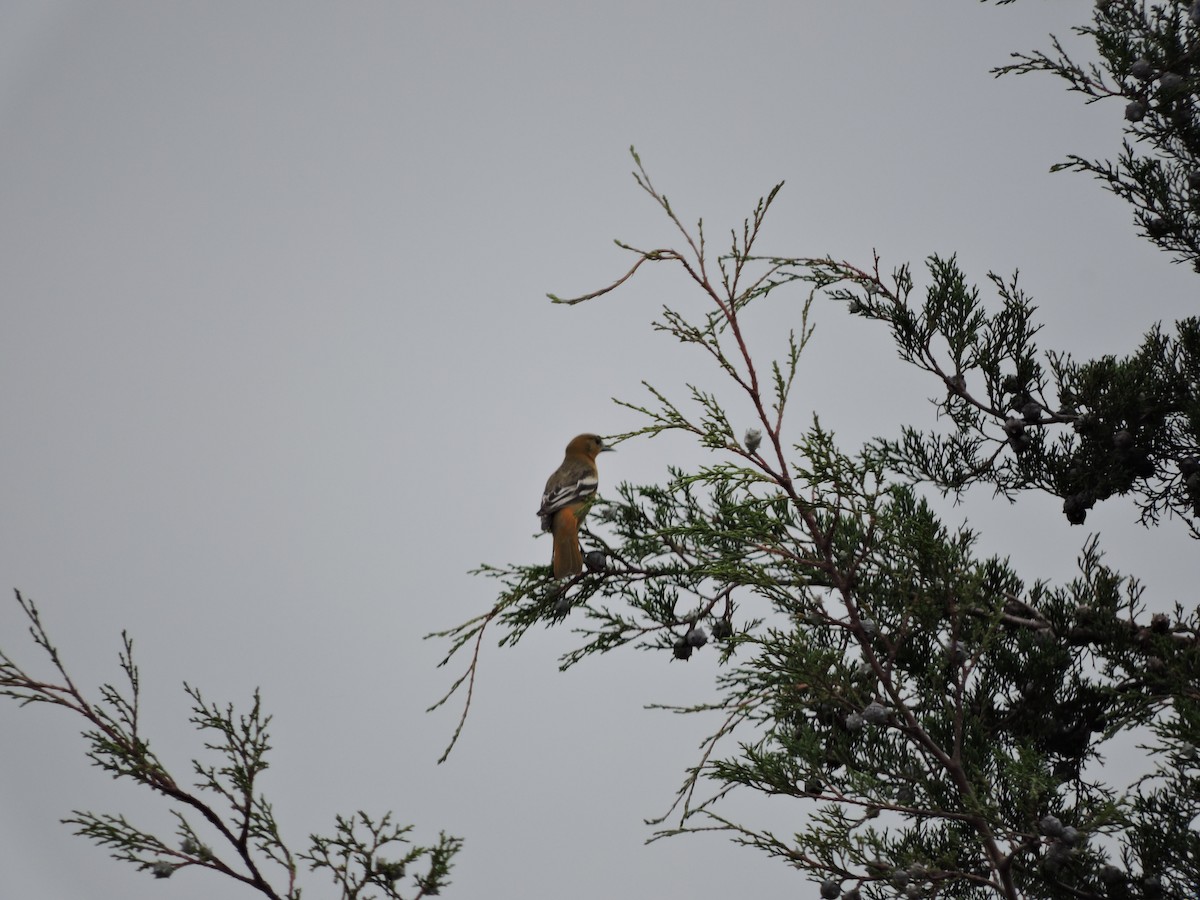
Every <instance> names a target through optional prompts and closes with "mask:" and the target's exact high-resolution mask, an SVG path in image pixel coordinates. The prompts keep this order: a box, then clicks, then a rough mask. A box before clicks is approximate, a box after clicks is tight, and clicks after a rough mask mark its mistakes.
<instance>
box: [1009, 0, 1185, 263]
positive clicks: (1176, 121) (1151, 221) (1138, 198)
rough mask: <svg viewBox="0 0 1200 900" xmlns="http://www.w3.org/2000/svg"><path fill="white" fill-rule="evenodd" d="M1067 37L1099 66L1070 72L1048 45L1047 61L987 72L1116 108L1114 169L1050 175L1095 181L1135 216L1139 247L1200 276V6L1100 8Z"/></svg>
mask: <svg viewBox="0 0 1200 900" xmlns="http://www.w3.org/2000/svg"><path fill="white" fill-rule="evenodd" d="M1074 30H1075V32H1076V33H1077V34H1078V35H1080V36H1081V37H1085V38H1087V39H1088V40H1089V41H1090V42H1091V43H1093V44H1094V46H1095V48H1096V52H1097V55H1098V57H1099V59H1098V61H1097V62H1094V63H1090V64H1088V65H1081V64H1079V63H1077V62H1076V61H1075V60H1073V59H1072V58H1071V56H1070V55H1069V54H1068V53H1067V51H1066V50H1065V49H1064V48H1063V45H1062V43H1061V42H1060V41H1059V40H1058V39H1057V38H1052V45H1053V47H1052V50H1051V52H1049V53H1047V52H1043V51H1035V52H1031V53H1014V54H1013V57H1014V59H1015V60H1016V62H1013V63H1011V64H1009V65H1007V66H1002V67H1000V68H997V69H996V70H994V71H995V72H996V74H997V75H1004V74H1009V73H1017V74H1024V73H1028V72H1049V73H1051V74H1053V75H1056V76H1057V77H1059V78H1061V79H1063V80H1064V81H1066V83H1067V85H1068V88H1069V90H1071V91H1075V92H1078V93H1080V94H1083V95H1084V96H1085V97H1086V98H1087V102H1089V103H1094V102H1096V101H1101V100H1104V101H1107V100H1118V101H1121V103H1122V104H1123V105H1122V106H1121V107H1120V111H1121V113H1122V115H1123V117H1124V121H1125V122H1126V124H1125V139H1124V140H1123V141H1122V144H1121V150H1120V153H1119V154H1118V156H1117V159H1116V160H1115V161H1112V160H1092V159H1086V158H1084V157H1081V156H1077V155H1074V154H1072V155H1070V156H1068V157H1067V161H1066V162H1063V163H1060V164H1059V165H1057V166H1055V167H1054V168H1055V170H1073V171H1079V172H1087V173H1090V174H1092V175H1093V176H1094V177H1096V178H1097V179H1099V180H1100V182H1101V183H1102V184H1103V185H1104V186H1105V187H1106V188H1107V189H1108V190H1110V191H1112V192H1113V193H1114V194H1116V195H1117V196H1118V197H1120V198H1122V199H1123V200H1125V201H1126V202H1127V203H1129V204H1130V205H1131V206H1132V207H1133V208H1134V210H1135V217H1136V220H1137V222H1138V224H1139V226H1140V227H1141V229H1142V232H1143V234H1144V235H1145V236H1146V238H1148V239H1149V240H1150V241H1151V242H1152V243H1154V244H1156V245H1157V246H1158V247H1160V248H1161V249H1163V250H1165V251H1167V252H1168V253H1170V254H1171V255H1172V256H1173V257H1174V258H1175V259H1176V260H1178V261H1181V262H1183V261H1186V262H1189V263H1191V264H1192V265H1193V266H1195V267H1197V271H1200V117H1198V110H1197V105H1196V96H1197V93H1198V92H1200V68H1198V63H1200V6H1197V5H1196V4H1195V3H1191V2H1181V0H1174V2H1162V3H1145V2H1138V0H1098V2H1097V3H1096V4H1095V12H1094V14H1093V19H1092V22H1091V23H1090V24H1087V25H1082V26H1080V27H1078V28H1076V29H1074Z"/></svg>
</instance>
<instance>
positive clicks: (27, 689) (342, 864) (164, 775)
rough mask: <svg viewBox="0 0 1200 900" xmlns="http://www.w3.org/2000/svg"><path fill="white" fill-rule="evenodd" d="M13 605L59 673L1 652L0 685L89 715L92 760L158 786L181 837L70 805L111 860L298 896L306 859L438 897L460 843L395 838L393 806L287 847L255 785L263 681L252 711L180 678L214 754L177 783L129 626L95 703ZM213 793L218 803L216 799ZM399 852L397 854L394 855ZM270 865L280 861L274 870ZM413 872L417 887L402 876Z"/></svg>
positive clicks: (398, 831)
mask: <svg viewBox="0 0 1200 900" xmlns="http://www.w3.org/2000/svg"><path fill="white" fill-rule="evenodd" d="M17 603H18V604H19V605H20V607H21V610H22V611H23V612H24V614H25V616H26V617H27V618H28V620H29V622H30V634H31V635H32V636H33V640H34V643H35V644H36V645H37V646H38V647H40V648H41V649H42V650H43V651H44V652H45V654H46V655H47V657H48V658H49V660H50V662H51V664H52V667H53V668H54V670H55V672H56V678H57V679H58V683H54V682H50V681H43V680H41V679H37V678H34V677H32V676H31V675H29V674H27V673H26V671H25V670H24V669H23V668H21V667H20V666H19V665H18V664H17V663H16V662H15V661H14V660H13V658H12V657H10V656H9V655H8V654H7V653H5V652H3V651H0V695H3V696H7V697H11V698H13V699H14V700H16V701H17V702H18V703H20V704H21V705H22V706H24V705H27V704H30V703H49V704H52V705H54V706H59V707H62V708H65V709H68V710H70V711H71V712H73V713H76V714H77V715H80V716H82V717H83V718H84V720H85V721H86V722H87V723H88V726H87V730H86V731H85V732H84V735H83V736H84V738H85V740H86V741H87V742H88V746H89V749H88V752H87V755H88V757H89V758H90V759H91V761H92V763H93V764H94V765H95V766H97V767H98V768H100V769H101V770H103V771H105V772H108V773H109V774H110V775H112V776H113V777H114V778H123V779H129V780H131V781H133V782H134V783H136V784H139V785H141V786H143V787H146V788H149V789H150V790H151V791H153V792H155V793H156V794H159V795H160V796H162V797H163V798H164V799H165V800H166V801H167V803H168V806H169V809H170V811H171V815H172V816H173V817H174V819H175V823H176V824H175V835H174V840H167V839H164V838H161V837H159V836H157V835H155V834H153V833H151V832H148V831H144V830H142V829H140V828H138V827H137V826H136V825H134V824H133V823H131V822H130V821H129V820H128V819H126V818H125V817H124V816H122V815H113V814H110V813H94V812H90V811H80V810H75V811H74V812H73V813H72V814H71V816H69V817H68V818H66V819H64V820H63V822H64V823H65V824H67V825H71V826H73V827H74V828H75V834H78V835H82V836H84V837H87V838H88V839H90V840H92V841H93V842H95V843H96V844H98V845H99V846H102V847H107V848H109V850H110V851H111V855H112V856H113V858H114V859H119V860H124V861H125V862H129V863H133V864H134V865H135V866H137V867H138V869H140V870H142V871H147V872H149V873H150V874H152V875H153V876H154V877H155V878H169V877H171V876H172V875H174V874H175V873H176V872H177V871H179V870H181V869H187V868H189V867H198V868H201V869H208V870H210V871H213V872H217V873H220V874H221V875H224V876H227V877H229V878H232V879H234V880H235V881H238V882H241V883H242V884H244V885H246V886H247V887H249V888H252V889H254V890H256V891H258V892H259V893H260V894H262V895H264V896H266V897H270V898H274V900H299V898H300V886H299V884H298V883H297V869H298V864H299V863H307V864H308V866H309V868H310V869H312V870H318V869H324V870H327V871H328V873H329V874H330V875H331V876H332V877H333V880H334V882H335V883H336V884H337V885H338V886H339V894H338V896H339V897H341V898H344V900H351V898H353V900H373V898H388V900H404V898H415V897H423V896H432V895H435V894H438V893H439V892H440V890H441V888H442V887H443V886H444V885H446V884H447V883H448V875H449V872H450V868H451V860H452V859H453V857H454V855H455V854H456V853H457V852H458V851H459V849H460V848H461V846H462V842H461V841H460V840H459V839H458V838H455V837H450V836H448V835H446V834H444V833H443V834H441V835H439V836H438V840H437V842H436V843H434V844H433V845H431V846H428V847H424V846H410V847H407V849H406V848H403V847H400V846H399V845H408V844H409V840H408V837H407V835H408V833H409V832H410V831H411V826H397V825H394V824H393V823H392V821H391V814H390V813H386V814H384V816H383V817H382V819H380V820H379V821H378V822H376V821H375V820H373V819H371V818H370V817H369V816H367V815H366V814H365V813H363V812H359V813H357V815H356V816H354V817H351V818H342V817H341V816H339V817H338V819H337V824H336V832H335V835H334V837H332V838H324V837H320V836H318V835H312V836H311V837H310V842H311V843H310V846H309V849H308V850H307V851H302V852H299V853H293V852H292V851H291V850H289V849H288V847H287V845H286V844H285V843H284V840H283V837H282V836H281V834H280V831H279V826H278V823H277V822H276V819H275V813H274V810H273V808H272V806H271V804H270V803H269V802H268V801H267V799H266V797H265V796H264V795H263V794H262V793H261V792H260V789H259V783H260V776H261V775H262V774H263V773H264V772H265V771H266V770H267V753H268V751H269V750H270V749H271V745H270V737H269V733H268V731H267V728H268V726H269V725H270V722H271V717H270V716H269V715H266V714H265V713H264V712H263V710H262V704H261V701H260V698H259V695H258V692H257V691H256V692H255V693H254V699H253V702H252V704H251V706H250V710H249V712H246V713H240V714H239V713H236V712H235V711H234V708H233V706H232V705H227V706H224V707H222V706H219V705H217V704H214V703H210V702H209V701H206V700H205V699H204V697H203V696H202V695H201V693H200V691H199V690H197V689H196V688H194V687H190V686H188V685H184V689H185V690H186V691H187V694H188V696H189V697H191V699H192V716H191V719H190V721H191V723H192V724H193V725H194V726H195V727H196V729H197V730H198V731H199V732H201V733H202V734H204V735H205V738H206V740H205V743H204V747H205V749H206V750H208V751H210V752H211V753H212V754H214V755H215V758H216V760H217V761H216V762H215V763H214V762H202V761H200V760H198V759H195V760H193V761H192V775H193V777H194V784H193V786H187V785H185V784H182V783H180V782H179V781H177V780H176V779H175V778H174V777H173V776H172V775H171V774H170V772H168V771H167V769H166V767H165V766H164V765H163V764H162V762H161V761H160V760H159V759H158V757H157V756H155V755H154V753H153V751H151V749H150V741H149V740H148V739H147V738H146V737H145V736H144V734H143V732H142V731H141V723H140V718H139V712H140V705H139V700H140V690H141V681H140V676H139V673H138V669H137V666H135V665H134V662H133V641H132V640H131V639H130V638H129V636H128V635H122V640H123V648H122V650H121V653H120V665H121V671H122V674H123V675H124V679H125V682H126V684H125V687H124V689H120V688H117V687H116V686H114V685H111V684H104V685H101V686H100V689H99V691H100V701H99V702H98V703H93V702H92V701H91V700H89V699H87V697H86V696H85V695H84V694H83V692H82V691H80V689H79V688H78V687H77V686H76V685H75V683H74V682H73V681H72V680H71V677H70V676H69V675H68V674H67V670H66V668H65V667H64V665H63V662H62V660H61V659H60V657H59V654H58V650H57V649H56V648H55V646H54V644H53V643H51V641H50V637H49V635H48V634H47V633H46V630H45V627H44V626H43V624H42V620H41V616H40V614H39V612H38V609H37V607H36V606H35V605H34V603H33V601H32V600H29V599H27V598H25V597H22V596H21V594H20V593H19V592H18V593H17ZM209 797H212V798H215V799H216V801H217V802H216V803H211V802H209V799H207V798H209ZM397 851H399V855H397V856H396V857H395V858H394V859H393V858H390V854H392V853H397ZM384 853H387V854H389V856H386V857H385V856H384V855H383V854H384ZM268 863H269V864H271V866H272V867H273V868H272V870H270V871H269V870H268V868H267V865H266V864H268ZM406 877H407V878H408V879H409V880H410V881H411V885H405V884H402V883H401V882H402V880H403V879H405V878H406Z"/></svg>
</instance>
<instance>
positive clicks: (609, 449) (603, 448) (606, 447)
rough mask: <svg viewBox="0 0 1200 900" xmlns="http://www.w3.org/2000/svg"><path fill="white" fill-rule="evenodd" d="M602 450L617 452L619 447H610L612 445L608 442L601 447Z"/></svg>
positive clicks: (603, 451) (602, 451)
mask: <svg viewBox="0 0 1200 900" xmlns="http://www.w3.org/2000/svg"><path fill="white" fill-rule="evenodd" d="M600 452H601V453H616V452H617V448H616V447H610V446H608V445H607V444H605V445H604V446H603V447H601V448H600Z"/></svg>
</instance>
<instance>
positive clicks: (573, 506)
mask: <svg viewBox="0 0 1200 900" xmlns="http://www.w3.org/2000/svg"><path fill="white" fill-rule="evenodd" d="M612 449H613V448H612V447H606V446H605V444H604V439H603V438H601V437H600V435H598V434H581V435H579V436H578V437H577V438H574V439H573V440H572V441H571V443H569V444H567V453H566V456H564V457H563V461H562V465H561V466H559V467H558V468H557V469H555V470H554V474H553V475H551V476H550V478H549V479H548V480H547V481H546V490H545V491H543V492H542V507H541V509H539V510H538V515H539V516H541V517H542V531H549V532H551V533H552V534H553V535H554V555H553V556H552V557H551V560H550V567H551V568H552V569H553V570H554V577H555V578H566V577H567V576H568V575H576V574H578V573H579V572H582V571H583V553H582V552H581V551H580V549H579V526H580V525H581V524H582V523H583V519H584V517H585V516H586V515H587V512H588V508H589V507H591V505H592V500H593V498H594V497H595V496H596V486H597V485H598V484H599V483H600V476H599V473H598V472H597V471H596V457H597V456H599V455H600V454H601V453H603V452H605V451H606V450H612Z"/></svg>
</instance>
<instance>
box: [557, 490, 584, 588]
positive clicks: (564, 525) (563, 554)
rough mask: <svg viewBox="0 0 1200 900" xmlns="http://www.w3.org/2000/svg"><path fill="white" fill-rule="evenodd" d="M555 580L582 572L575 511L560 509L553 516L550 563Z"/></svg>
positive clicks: (581, 555) (581, 556) (581, 554)
mask: <svg viewBox="0 0 1200 900" xmlns="http://www.w3.org/2000/svg"><path fill="white" fill-rule="evenodd" d="M550 566H551V568H552V569H553V570H554V577H555V578H566V577H567V576H568V575H577V574H579V573H580V572H582V571H583V553H582V552H581V551H580V549H579V520H578V519H577V518H576V517H575V510H573V509H571V508H569V507H568V508H567V509H560V510H559V511H558V512H556V513H555V514H554V556H553V558H552V559H551V561H550Z"/></svg>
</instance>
